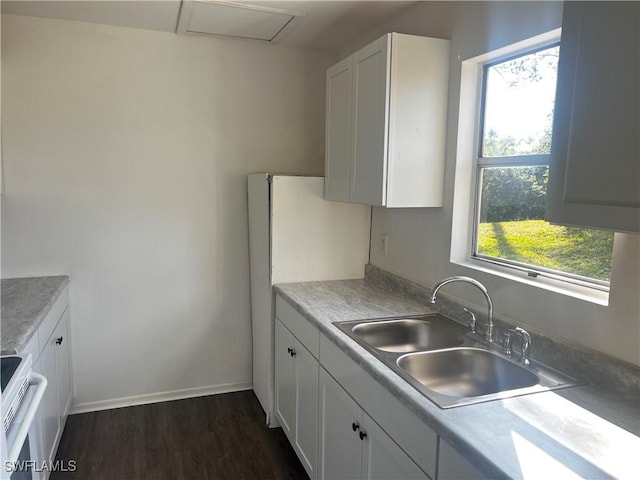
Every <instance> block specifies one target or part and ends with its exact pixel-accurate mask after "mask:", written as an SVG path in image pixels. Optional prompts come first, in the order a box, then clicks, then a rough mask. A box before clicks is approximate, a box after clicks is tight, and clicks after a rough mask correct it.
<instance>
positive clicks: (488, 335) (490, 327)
mask: <svg viewBox="0 0 640 480" xmlns="http://www.w3.org/2000/svg"><path fill="white" fill-rule="evenodd" d="M453 282H465V283H470V284H471V285H474V286H476V287H477V288H478V289H479V290H480V291H481V292H482V293H483V294H484V297H485V298H486V299H487V307H488V308H487V330H486V332H485V335H484V339H485V341H486V342H487V343H491V342H493V302H492V301H491V297H490V296H489V292H488V291H487V289H486V287H485V286H484V285H482V284H481V283H480V282H479V281H477V280H474V279H473V278H470V277H449V278H445V279H444V280H442V281H440V282H439V283H438V284H437V285H436V286H435V287H433V291H432V292H431V298H430V299H429V302H430V303H436V295H437V294H438V291H439V290H440V289H441V288H442V287H444V286H445V285H447V284H448V283H453ZM465 310H466V309H465ZM473 326H474V329H475V322H474V325H473Z"/></svg>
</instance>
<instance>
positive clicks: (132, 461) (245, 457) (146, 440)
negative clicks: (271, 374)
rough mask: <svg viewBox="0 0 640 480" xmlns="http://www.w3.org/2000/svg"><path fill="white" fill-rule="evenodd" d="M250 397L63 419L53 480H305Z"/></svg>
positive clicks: (281, 435) (242, 394)
mask: <svg viewBox="0 0 640 480" xmlns="http://www.w3.org/2000/svg"><path fill="white" fill-rule="evenodd" d="M264 418H265V417H264V413H263V411H262V408H261V407H260V404H259V402H258V400H257V398H256V396H255V394H254V393H253V392H252V391H245V392H235V393H227V394H222V395H212V396H208V397H200V398H192V399H187V400H176V401H173V402H164V403H155V404H151V405H141V406H135V407H127V408H118V409H114V410H105V411H101V412H91V413H84V414H80V415H72V416H69V418H68V420H67V425H66V428H65V431H64V434H63V435H62V439H61V441H60V447H59V448H58V454H57V457H56V459H57V460H63V461H69V460H75V461H76V464H77V470H76V471H75V472H55V473H52V475H51V479H52V480H75V479H78V480H94V479H95V480H100V479H108V480H120V479H123V480H124V479H136V480H137V479H150V480H162V479H171V480H174V479H186V480H191V479H233V480H235V479H307V478H308V477H307V474H306V472H305V471H304V468H303V467H302V465H301V464H300V462H299V460H298V458H297V457H296V455H295V453H294V451H293V449H292V448H291V446H290V445H289V442H288V441H287V438H286V437H285V434H284V432H283V431H282V429H280V428H276V429H269V428H267V427H266V426H265V424H264Z"/></svg>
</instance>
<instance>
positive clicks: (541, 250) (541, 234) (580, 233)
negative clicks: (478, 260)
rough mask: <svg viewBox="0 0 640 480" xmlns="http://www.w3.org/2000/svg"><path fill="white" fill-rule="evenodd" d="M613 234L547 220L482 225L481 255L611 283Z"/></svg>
mask: <svg viewBox="0 0 640 480" xmlns="http://www.w3.org/2000/svg"><path fill="white" fill-rule="evenodd" d="M612 252H613V233H611V232H605V231H600V230H586V229H582V228H574V227H563V226H560V225H551V224H550V223H548V222H545V221H544V220H526V221H516V222H496V223H481V224H480V228H479V232H478V253H479V254H481V255H487V256H491V257H497V258H505V259H508V260H513V261H517V262H522V263H526V264H529V265H536V266H542V267H546V268H550V269H553V270H558V271H561V272H568V273H572V274H575V275H581V276H583V277H588V278H594V279H597V280H604V281H609V279H610V274H611V254H612Z"/></svg>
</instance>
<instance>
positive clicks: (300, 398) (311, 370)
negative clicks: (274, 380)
mask: <svg viewBox="0 0 640 480" xmlns="http://www.w3.org/2000/svg"><path fill="white" fill-rule="evenodd" d="M293 358H294V369H295V389H296V404H295V412H296V413H295V415H296V417H295V418H296V420H295V426H294V428H295V445H294V447H295V449H296V451H297V453H298V458H300V461H301V462H302V465H303V466H304V468H305V470H306V471H307V473H308V474H309V477H310V478H311V479H314V478H316V477H317V472H316V470H317V464H318V462H317V456H318V369H319V367H318V361H317V360H316V359H315V358H314V357H313V355H311V353H310V352H309V351H308V350H307V349H306V348H305V347H304V346H303V345H301V344H300V343H299V342H297V341H296V347H295V351H294V357H293Z"/></svg>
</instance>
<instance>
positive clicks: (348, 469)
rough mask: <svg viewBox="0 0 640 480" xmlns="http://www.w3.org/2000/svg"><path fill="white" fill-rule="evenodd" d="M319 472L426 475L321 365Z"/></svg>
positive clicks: (324, 474)
mask: <svg viewBox="0 0 640 480" xmlns="http://www.w3.org/2000/svg"><path fill="white" fill-rule="evenodd" d="M318 476H319V478H320V479H323V480H325V479H326V480H330V479H418V478H429V477H428V476H427V475H426V474H425V473H424V472H423V471H422V470H420V468H418V466H417V465H416V464H415V463H414V462H413V461H412V460H411V458H409V456H408V455H407V454H406V453H405V452H404V451H402V449H401V448H400V447H399V446H398V445H396V443H395V442H394V441H393V440H392V439H391V438H390V437H389V436H388V435H387V434H386V433H385V432H384V431H383V430H382V429H381V428H380V427H379V426H378V424H377V423H376V422H374V421H373V420H372V419H371V417H369V416H368V415H367V414H366V413H365V412H364V411H363V410H362V409H361V408H360V406H359V405H358V404H357V403H356V402H355V401H354V400H353V399H352V398H351V397H350V396H349V395H348V394H347V392H345V391H344V389H343V388H342V387H341V386H340V385H339V384H338V383H337V382H336V381H335V380H334V379H333V378H332V377H331V376H330V375H329V374H328V373H327V372H326V371H325V370H324V369H323V368H321V369H320V454H319V465H318Z"/></svg>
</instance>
